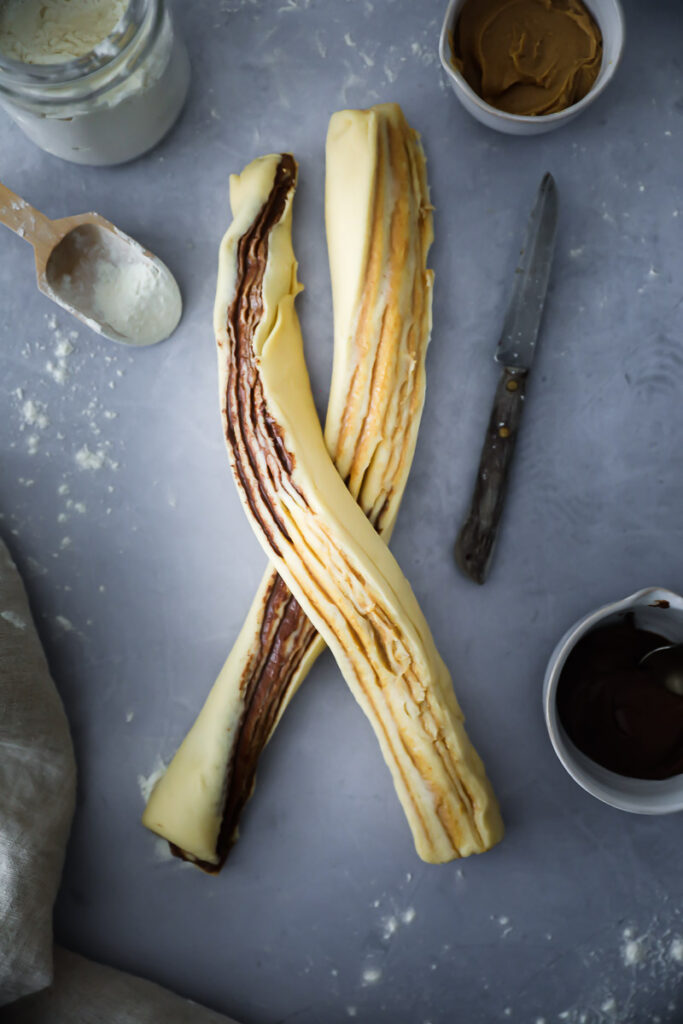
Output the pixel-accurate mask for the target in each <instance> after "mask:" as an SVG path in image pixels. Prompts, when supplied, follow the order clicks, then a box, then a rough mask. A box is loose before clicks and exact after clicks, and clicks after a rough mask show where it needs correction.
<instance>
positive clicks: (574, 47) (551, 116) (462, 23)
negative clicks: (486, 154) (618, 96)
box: [439, 0, 624, 135]
mask: <svg viewBox="0 0 683 1024" xmlns="http://www.w3.org/2000/svg"><path fill="white" fill-rule="evenodd" d="M623 47H624V15H623V12H622V9H621V4H620V3H619V0H451V2H450V3H449V5H448V9H447V11H446V16H445V18H444V22H443V27H442V29H441V38H440V41H439V56H440V58H441V64H442V65H443V68H444V70H445V72H446V74H447V75H448V78H449V80H450V83H451V85H452V86H453V91H454V92H455V95H456V96H457V97H458V99H459V100H460V102H461V103H462V105H463V107H465V109H466V110H467V111H469V113H470V114H472V116H473V117H476V118H477V120H478V121H481V123H482V124H485V125H487V126H488V127H489V128H494V129H495V130H496V131H499V132H506V133H507V134H510V135H540V134H541V133H543V132H549V131H552V130H553V129H555V128H559V127H560V126H561V125H563V124H567V123H568V122H569V121H572V120H573V119H574V118H575V117H577V115H578V114H580V113H581V112H582V111H583V110H585V109H586V107H588V106H589V105H590V104H591V103H592V102H593V101H594V100H595V99H597V97H598V96H599V95H600V94H601V93H602V92H603V90H604V89H605V88H606V87H607V85H608V84H609V82H610V81H611V80H612V78H613V77H614V73H615V71H616V69H617V65H618V64H619V60H620V58H621V53H622V50H623Z"/></svg>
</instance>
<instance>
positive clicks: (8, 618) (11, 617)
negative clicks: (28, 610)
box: [0, 611, 26, 629]
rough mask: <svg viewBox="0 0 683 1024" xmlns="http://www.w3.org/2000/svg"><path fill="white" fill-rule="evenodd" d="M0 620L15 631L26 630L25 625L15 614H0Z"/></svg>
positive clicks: (7, 612)
mask: <svg viewBox="0 0 683 1024" xmlns="http://www.w3.org/2000/svg"><path fill="white" fill-rule="evenodd" d="M0 618H1V619H4V620H5V622H9V624H10V626H14V628H15V629H26V623H25V622H24V620H23V619H22V618H21V616H20V615H17V613H16V612H13V611H6V612H0Z"/></svg>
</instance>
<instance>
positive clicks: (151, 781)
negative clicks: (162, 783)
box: [138, 755, 166, 803]
mask: <svg viewBox="0 0 683 1024" xmlns="http://www.w3.org/2000/svg"><path fill="white" fill-rule="evenodd" d="M165 771H166V765H165V764H164V762H163V761H162V760H161V758H160V757H159V755H157V759H156V761H155V763H154V768H153V769H152V771H151V772H150V773H149V775H138V786H139V787H140V796H141V797H142V799H143V800H144V801H145V803H147V801H148V800H149V798H150V796H151V795H152V790H153V789H154V787H155V786H156V784H157V782H158V781H159V779H160V778H161V776H162V775H163V774H164V773H165Z"/></svg>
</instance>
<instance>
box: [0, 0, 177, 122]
mask: <svg viewBox="0 0 683 1024" xmlns="http://www.w3.org/2000/svg"><path fill="white" fill-rule="evenodd" d="M162 19H163V0H129V2H128V5H127V7H126V9H125V11H124V12H123V14H122V15H121V17H120V18H119V20H118V21H117V23H116V25H115V26H114V27H113V29H112V30H111V32H110V33H109V34H108V35H107V36H105V37H104V38H103V39H102V40H100V42H99V43H98V44H97V46H95V47H94V48H93V49H92V50H90V51H89V52H88V53H85V54H83V56H81V57H76V58H74V59H73V60H68V61H60V62H56V63H53V64H42V63H41V64H28V63H26V62H25V61H19V60H14V59H13V58H11V57H8V56H7V55H6V54H3V53H2V51H1V50H0V95H2V94H4V95H5V96H8V97H11V98H12V99H17V98H18V96H25V97H27V98H28V97H29V96H30V97H31V98H32V99H40V100H41V101H42V102H47V103H49V102H51V101H52V102H55V103H61V102H63V101H64V98H65V97H64V92H63V90H64V89H65V87H66V88H68V87H71V88H72V89H75V90H78V94H79V95H82V91H84V92H86V93H87V94H88V95H92V96H95V95H97V94H98V93H100V92H101V91H103V90H104V89H107V88H109V87H110V86H111V84H112V82H111V76H112V75H114V76H116V75H117V72H118V70H119V69H120V68H121V66H122V65H123V64H125V62H126V61H127V60H128V58H129V56H130V54H131V51H132V50H133V49H134V48H135V45H136V43H138V42H139V39H140V33H141V30H142V29H143V28H145V27H146V23H147V22H148V23H149V28H148V31H147V33H146V35H147V37H148V38H147V41H146V45H144V47H143V51H142V52H141V53H140V54H139V55H137V58H138V59H144V56H146V53H147V51H148V50H149V48H150V46H151V45H153V41H154V39H155V38H156V33H157V29H158V27H159V25H160V23H161V21H162ZM105 76H106V80H105V81H102V79H103V77H105ZM57 92H58V93H59V95H53V94H56V93H57Z"/></svg>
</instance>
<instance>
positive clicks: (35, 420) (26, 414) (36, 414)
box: [19, 389, 50, 430]
mask: <svg viewBox="0 0 683 1024" xmlns="http://www.w3.org/2000/svg"><path fill="white" fill-rule="evenodd" d="M19 390H20V389H19ZM21 416H22V419H23V422H24V425H25V426H27V427H36V428H37V429H38V430H45V429H46V427H49V425H50V421H49V419H48V418H47V416H46V414H45V406H44V405H43V403H42V402H36V401H34V400H33V399H32V398H29V399H27V400H26V401H25V402H24V404H23V405H22V407H21Z"/></svg>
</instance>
